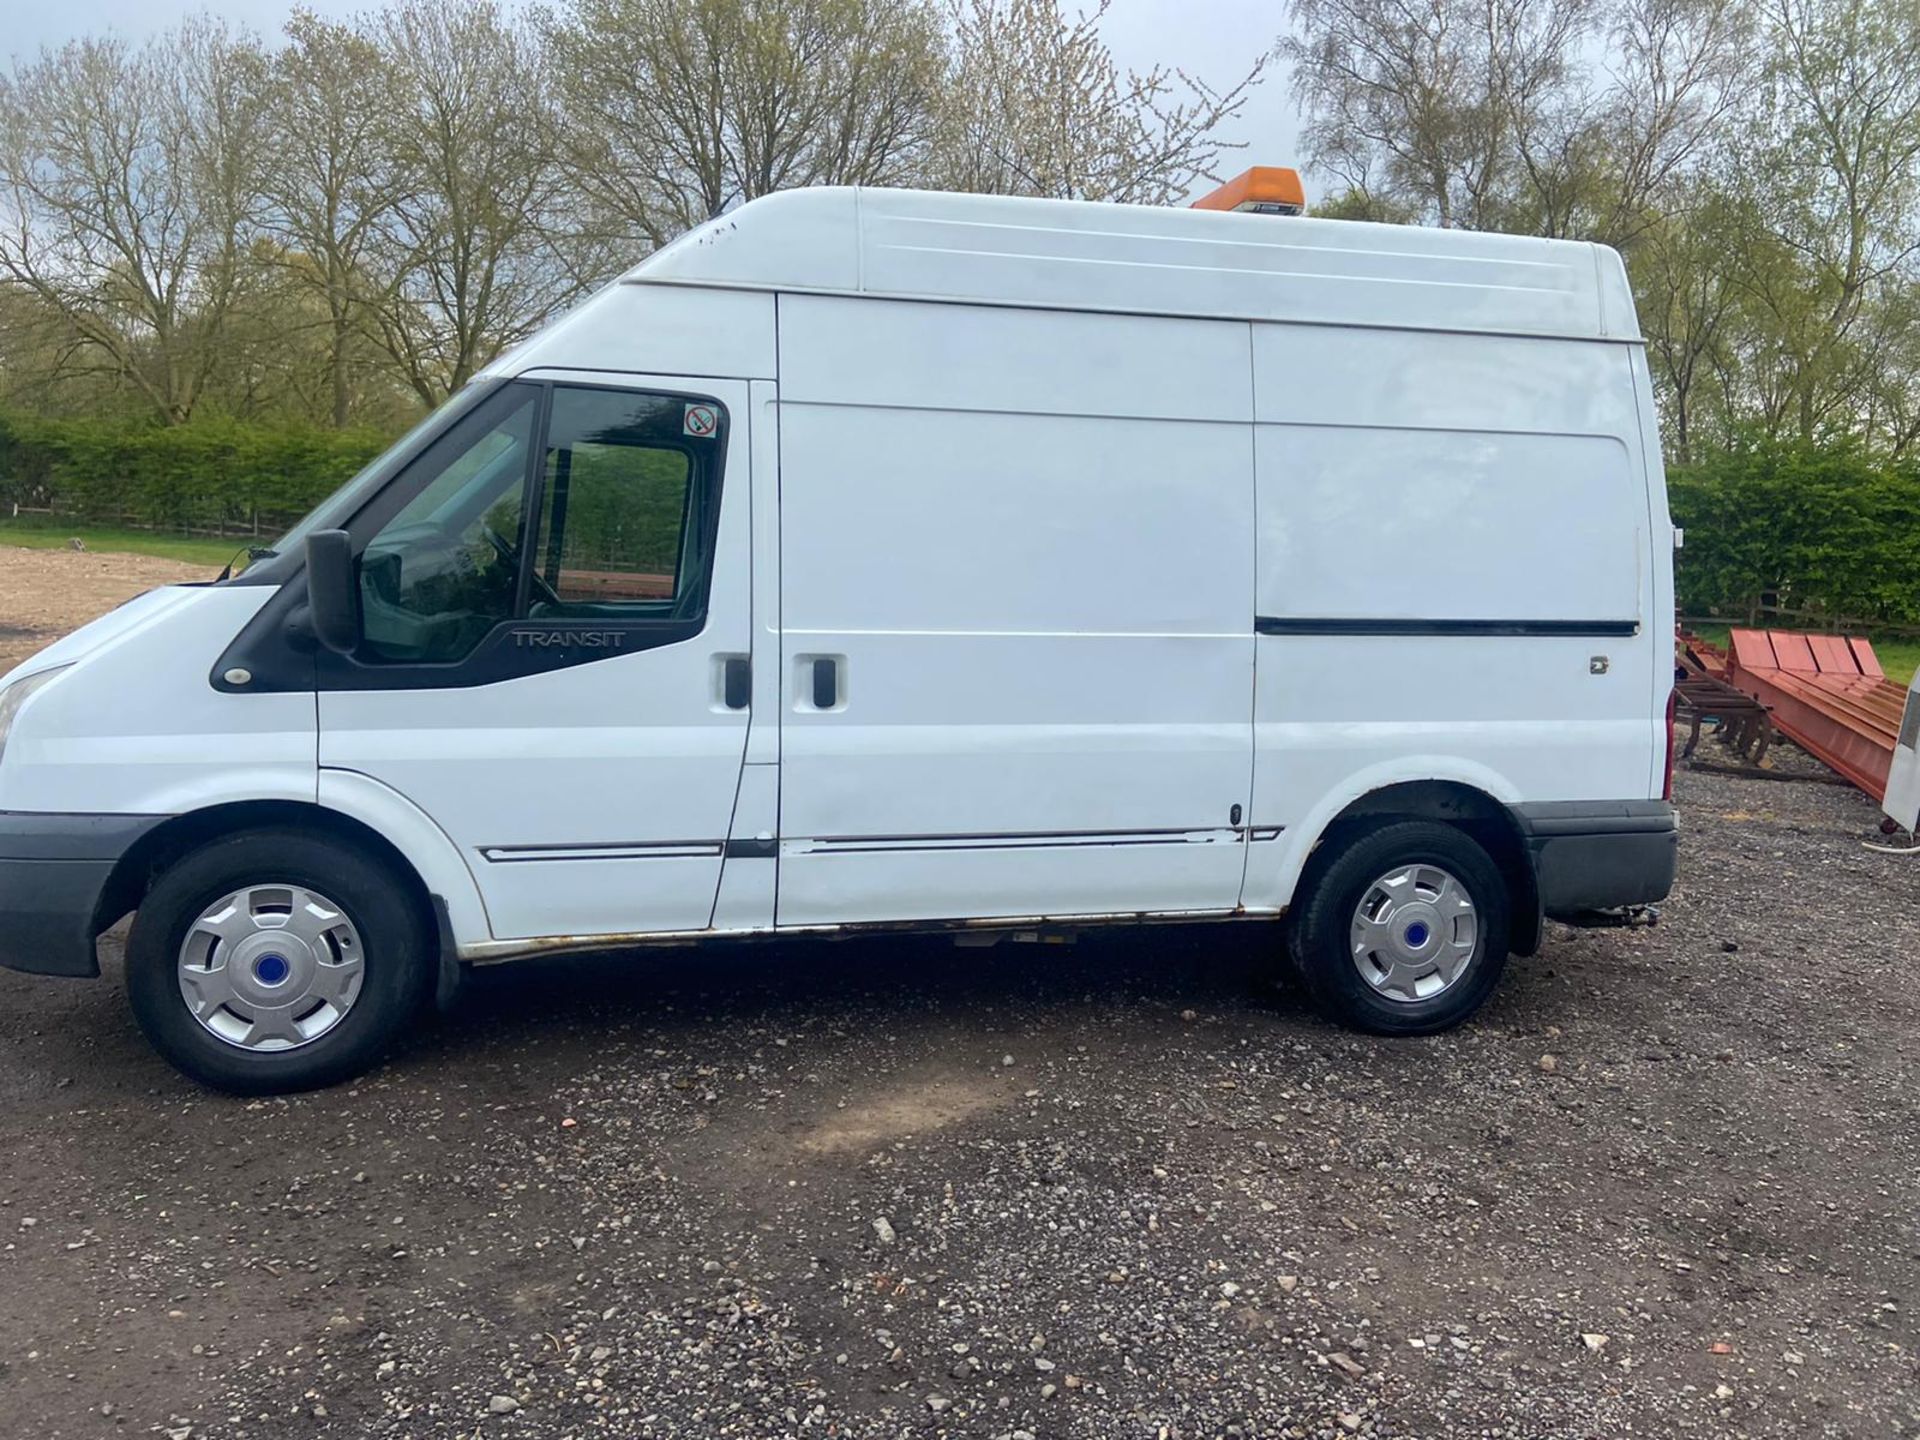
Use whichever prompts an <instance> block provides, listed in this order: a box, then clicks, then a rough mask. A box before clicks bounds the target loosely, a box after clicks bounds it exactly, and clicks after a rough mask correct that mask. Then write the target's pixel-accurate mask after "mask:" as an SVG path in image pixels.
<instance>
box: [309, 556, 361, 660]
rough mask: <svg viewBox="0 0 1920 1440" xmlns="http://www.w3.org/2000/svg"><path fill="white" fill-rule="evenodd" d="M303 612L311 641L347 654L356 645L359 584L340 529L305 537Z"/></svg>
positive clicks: (358, 628)
mask: <svg viewBox="0 0 1920 1440" xmlns="http://www.w3.org/2000/svg"><path fill="white" fill-rule="evenodd" d="M307 609H308V611H309V613H310V614H311V615H312V617H313V633H314V638H316V639H317V640H319V642H320V643H321V644H322V645H324V646H326V647H327V649H329V650H334V651H338V652H339V653H340V654H342V655H348V654H351V653H352V652H353V650H354V649H355V648H356V647H357V646H358V645H359V644H360V581H359V578H358V577H357V576H356V575H355V574H354V571H353V544H352V542H351V541H350V540H348V539H347V532H346V531H344V530H316V531H314V532H313V533H312V534H311V535H309V536H307Z"/></svg>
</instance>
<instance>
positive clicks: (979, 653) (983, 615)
mask: <svg viewBox="0 0 1920 1440" xmlns="http://www.w3.org/2000/svg"><path fill="white" fill-rule="evenodd" d="M1672 624H1673V595H1672V579H1671V530H1670V526H1669V522H1668V517H1667V507H1666V499H1665V493H1664V488H1663V482H1662V474H1661V464H1660V453H1659V448H1658V441H1657V434H1656V425H1655V417H1654V409H1653V397H1652V393H1651V390H1650V387H1649V383H1648V370H1647V363H1646V357H1645V352H1644V346H1643V343H1642V341H1641V339H1640V336H1639V334H1638V331H1637V329H1636V326H1635V321H1634V311H1633V304H1632V299H1631V296H1630V294H1629V291H1628V288H1627V280H1626V276H1625V273H1624V271H1623V270H1622V267H1621V264H1620V261H1619V259H1618V257H1617V256H1616V255H1614V254H1613V252H1611V251H1609V250H1606V249H1604V248H1599V247H1595V246H1591V245H1586V244H1577V243H1571V242H1565V241H1551V240H1540V239H1523V238H1518V237H1512V236H1502V235H1490V234H1472V233H1466V232H1460V231H1443V230H1428V229H1414V228H1401V227H1391V226H1376V225H1367V224H1357V223H1349V222H1340V221H1328V220H1317V219H1310V218H1304V217H1299V216H1290V215H1268V214H1259V213H1220V212H1213V211H1205V210H1163V209H1153V208H1146V207H1128V206H1101V205H1093V204H1083V203H1073V202H1058V201H1045V200H1028V199H1009V198H998V197H983V196H965V195H946V194H922V193H915V192H903V191H877V190H854V189H814V190H805V191H797V192H792V193H786V194H780V195H776V196H772V197H770V198H767V199H763V200H757V201H754V202H753V203H751V204H749V205H746V206H744V207H742V208H740V209H739V210H737V211H735V212H733V213H731V214H728V215H726V216H724V217H722V218H720V219H717V220H714V221H711V222H709V223H707V224H705V225H702V226H701V227H699V228H698V229H696V230H694V231H693V232H691V233H689V234H688V235H686V236H685V237H683V238H682V239H680V240H679V241H677V242H676V243H674V244H673V245H671V246H669V247H667V248H666V249H664V250H662V251H660V252H658V253H657V254H655V255H653V256H652V257H651V258H649V259H648V260H647V261H646V262H645V263H643V264H641V265H640V266H639V267H638V268H636V269H635V270H633V271H632V272H631V273H630V274H628V275H626V276H625V277H623V278H622V279H621V280H620V281H618V282H617V283H615V284H613V285H611V286H609V287H607V288H606V289H604V290H602V291H601V292H600V293H598V294H597V295H595V296H594V297H593V298H592V299H591V300H589V301H588V302H587V303H585V304H584V305H582V306H581V307H580V308H579V309H578V310H576V311H574V312H573V313H572V314H570V315H568V316H567V317H565V318H564V319H562V320H560V321H558V322H556V323H555V324H553V325H551V326H549V327H548V328H547V329H546V330H544V331H542V332H541V333H539V334H538V335H536V336H534V337H533V338H532V339H531V340H529V341H527V342H526V343H524V344H523V345H521V346H520V347H519V348H518V349H516V350H514V351H513V352H511V353H510V354H508V355H507V356H505V357H504V358H503V359H501V360H500V361H498V362H497V363H496V364H494V365H493V366H492V367H491V369H490V370H489V371H488V372H487V373H486V374H484V375H482V376H481V377H480V378H479V379H478V380H477V381H476V382H475V383H473V384H472V385H470V386H468V387H467V388H466V389H465V390H464V391H462V392H461V393H460V394H458V395H457V396H456V397H455V398H454V399H453V400H452V401H450V402H449V403H448V404H447V405H446V406H445V407H443V408H442V409H441V410H440V411H439V412H438V413H436V414H435V415H433V416H432V417H431V418H430V419H428V420H427V421H426V422H424V423H423V424H421V425H420V426H419V427H418V428H417V429H416V430H415V431H414V432H413V433H411V434H410V435H408V436H406V437H405V438H404V439H403V440H401V441H400V442H399V443H398V444H397V445H396V446H395V447H394V448H393V449H392V450H391V451H390V452H389V453H387V454H386V455H384V456H382V457H381V458H380V459H379V460H377V461H375V462H374V463H373V464H372V465H371V466H370V467H369V468H368V469H367V470H366V471H365V473H363V474H361V475H360V476H359V477H357V478H356V479H354V480H353V481H352V482H350V483H349V484H348V485H347V486H346V487H345V488H344V489H342V490H341V491H340V492H339V493H338V494H336V495H334V496H333V497H332V498H330V499H328V500H327V501H325V502H324V503H322V504H321V505H320V506H319V507H318V508H317V509H316V510H315V511H314V512H313V513H312V514H311V515H310V516H308V517H307V518H306V519H305V520H304V521H303V522H301V523H300V524H299V525H298V526H296V527H295V528H294V530H293V531H292V532H291V533H289V534H288V535H287V536H285V537H284V538H283V539H282V540H280V541H279V543H278V544H277V545H276V546H275V547H274V548H273V550H272V552H271V553H269V554H267V555H265V556H264V557H262V558H260V559H258V560H256V561H255V562H254V563H252V564H250V565H249V566H247V568H246V569H245V570H244V571H243V572H241V573H238V574H234V575H231V576H229V577H227V578H224V579H222V580H219V581H217V582H214V583H209V584H203V585H178V586H168V587H165V588H162V589H159V590H155V591H152V592H150V593H148V594H145V595H143V596H141V597H139V598H138V599H136V600H134V601H132V602H131V603H129V604H127V605H124V606H122V607H121V608H120V609H118V610H116V611H114V612H113V613H111V614H109V615H107V616H105V617H103V618H101V619H99V620H97V621H95V622H94V623H92V624H91V625H88V626H86V627H84V628H83V629H81V630H79V631H77V632H75V633H74V634H72V635H70V636H68V637H67V638H65V639H63V640H61V641H59V642H58V643H56V644H54V645H52V646H50V647H49V648H47V649H46V650H44V651H42V652H41V653H39V654H38V655H36V656H34V657H33V658H31V659H29V660H27V661H26V662H25V663H23V664H22V665H20V666H18V667H17V668H16V669H15V670H14V671H13V672H12V673H11V674H10V675H8V676H7V677H6V678H5V681H4V688H3V689H0V963H4V964H6V965H8V966H11V967H13V968H15V969H18V970H25V971H31V972H36V973H39V974H46V975H68V976H78V975H95V974H98V973H99V966H98V962H97V959H96V955H95V941H96V937H97V936H98V935H99V934H100V933H101V932H102V931H103V930H105V929H106V928H108V927H109V926H111V925H113V924H114V923H115V922H116V921H118V920H119V919H121V918H122V917H124V916H126V915H127V914H128V913H130V912H131V913H132V915H133V917H134V918H133V923H132V929H131V931H130V935H129V939H128V943H127V954H126V984H127V989H128V993H129V995H130V997H131V1001H132V1005H133V1009H134V1012H135V1014H136V1016H137V1017H138V1019H139V1022H140V1024H141V1026H142V1027H143V1028H144V1029H145V1031H146V1033H147V1034H148V1035H149V1036H150V1037H151V1038H152V1040H153V1041H154V1043H155V1044H156V1045H158V1046H159V1048H160V1049H161V1050H162V1051H164V1052H165V1054H166V1055H167V1056H168V1057H169V1058H170V1059H171V1060H172V1061H173V1062H174V1063H175V1064H177V1065H178V1066H180V1067H181V1068H182V1069H183V1070H185V1071H187V1072H188V1073H190V1074H192V1075H194V1076H196V1077H198V1078H199V1079H201V1080H203V1081H205V1082H208V1083H210V1084H213V1085H216V1086H221V1087H225V1088H228V1089H232V1090H237V1091H271V1090H279V1089H287V1088H293V1087H300V1086H308V1085H315V1084H321V1083H326V1082H329V1081H334V1080H338V1079H340V1078H342V1077H345V1076H349V1075H352V1074H354V1073H356V1072H358V1071H359V1070H361V1069H363V1068H364V1067H365V1066H366V1065H368V1064H369V1063H370V1062H371V1061H372V1060H373V1059H374V1058H375V1056H376V1055H377V1054H378V1053H379V1052H380V1050H381V1049H382V1048H383V1047H384V1046H385V1045H386V1044H388V1043H389V1042H390V1041H391V1040H392V1039H393V1038H394V1037H395V1036H396V1035H398V1034H399V1033H400V1032H402V1031H403V1030H404V1029H405V1028H406V1027H407V1026H408V1025H409V1023H410V1021H411V1020H412V1019H413V1018H414V1017H415V1016H416V1015H417V1014H418V1013H419V1011H420V1009H421V1007H422V1006H423V1004H425V1003H426V1002H427V1001H428V1000H429V998H430V997H431V996H432V995H433V993H434V992H435V991H436V989H437V988H443V987H445V986H446V985H448V984H449V983H450V982H451V981H452V980H453V979H455V978H456V977H457V976H458V975H459V974H460V972H461V970H462V968H463V967H466V966H472V965H480V964H492V963H495V962H501V961H510V960H514V959H516V958H520V957H525V956H532V955H542V954H551V953H554V952H557V951H567V950H585V949H594V948H610V947H615V946H627V945H632V944H637V943H642V942H649V941H671V942H675V943H684V942H687V941H690V940H701V939H707V938H720V937H733V936H753V935H774V936H778V935H784V934H793V935H810V934H838V933H846V932H851V931H855V930H861V929H868V928H880V927H894V928H900V929H907V930H916V929H918V930H956V931H960V930H964V931H969V932H972V931H982V930H986V931H991V930H995V929H1004V930H1009V931H1029V930H1035V929H1040V928H1048V927H1059V928H1062V929H1074V928H1078V927H1084V926H1091V925H1095V924H1105V923H1114V922H1129V921H1142V920H1159V919H1203V918H1220V919H1227V918H1231V919H1235V920H1240V921H1244V922H1247V923H1268V924H1271V925H1272V935H1273V942H1272V943H1273V953H1274V956H1275V960H1276V963H1282V962H1284V963H1288V964H1290V965H1291V966H1292V967H1293V968H1294V969H1295V970H1296V971H1297V972H1298V974H1299V976H1300V977H1301V978H1302V980H1303V981H1304V984H1305V985H1306V986H1307V988H1308V989H1309V990H1310V991H1311V993H1312V994H1313V996H1314V997H1316V999H1317V1000H1318V1001H1319V1002H1320V1004H1321V1005H1322V1006H1324V1007H1325V1009H1326V1010H1327V1011H1328V1012H1329V1013H1330V1014H1332V1015H1333V1016H1335V1017H1337V1018H1338V1019H1340V1020H1342V1021H1344V1022H1347V1023H1349V1024H1353V1025H1357V1026H1360V1027H1363V1028H1365V1029H1367V1030H1371V1031H1376V1032H1380V1033H1385V1034H1412V1033H1422V1032H1430V1031H1435V1030H1439V1029H1442V1028H1444V1027H1446V1026H1449V1025H1452V1024H1455V1023H1456V1022H1458V1021H1460V1020H1461V1019H1462V1018H1464V1017H1465V1016H1467V1015H1470V1014H1472V1013H1473V1011H1474V1010H1475V1008H1476V1007H1477V1006H1479V1005H1480V1003H1481V1002H1482V1001H1483V1000H1484V999H1485V998H1486V996H1487V994H1488V992H1489V991H1490V990H1491V988H1492V987H1493V985H1494V984H1495V982H1496V981H1497V980H1498V978H1499V976H1500V973H1501V969H1502V967H1503V965H1504V964H1505V962H1506V960H1507V957H1508V955H1509V954H1510V953H1522V954H1525V953H1529V952H1531V951H1532V950H1533V949H1534V948H1535V947H1536V945H1537V944H1538V943H1539V941H1540V937H1541V931H1542V917H1543V916H1546V915H1561V914H1575V913H1577V912H1585V911H1591V910H1596V909H1605V908H1612V907H1624V906H1635V905H1643V904H1645V903H1647V902H1651V901H1655V900H1658V899H1660V898H1661V897H1662V896H1664V895H1665V894H1666V893H1667V890H1668V887H1669V885H1670V883H1671V881H1672V877H1673V872H1674V855H1675V840H1676V837H1675V822H1674V815H1673V811H1672V808H1671V806H1670V805H1669V803H1668V784H1669V765H1670V760H1669V753H1670V740H1669V725H1668V701H1669V693H1670V688H1671V680H1672V664H1671V644H1672Z"/></svg>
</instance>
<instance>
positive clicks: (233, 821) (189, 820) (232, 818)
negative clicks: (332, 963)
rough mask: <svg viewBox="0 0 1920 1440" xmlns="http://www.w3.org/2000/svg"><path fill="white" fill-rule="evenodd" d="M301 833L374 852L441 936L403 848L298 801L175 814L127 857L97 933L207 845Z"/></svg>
mask: <svg viewBox="0 0 1920 1440" xmlns="http://www.w3.org/2000/svg"><path fill="white" fill-rule="evenodd" d="M265 829H275V830H301V831H307V832H310V833H312V834H315V835H319V836H323V837H325V838H328V839H334V840H340V841H343V842H345V843H347V844H350V845H354V846H356V847H358V848H359V849H361V850H364V851H366V852H367V853H368V855H369V856H370V857H371V858H374V859H376V860H378V861H379V862H380V863H381V864H382V865H384V866H386V867H387V868H388V869H389V870H391V872H392V873H393V875H394V876H395V877H396V878H397V879H399V880H400V881H401V882H402V884H403V885H405V887H406V888H407V890H408V892H409V894H411V895H412V896H413V898H414V901H415V903H417V904H418V906H419V907H420V914H421V916H422V918H423V920H424V922H425V923H426V924H427V925H428V926H429V928H430V930H432V931H433V932H434V933H436V934H437V933H438V932H439V930H440V928H441V927H440V925H439V923H438V921H437V919H436V909H435V906H434V903H433V897H432V895H431V893H430V892H429V891H428V889H427V884H426V881H425V880H423V879H422V878H421V876H420V872H419V871H418V870H417V869H416V868H415V867H414V865H413V863H412V862H411V861H410V860H408V859H407V857H406V856H405V855H404V854H403V853H401V851H400V849H399V847H398V846H396V845H395V844H394V843H393V842H392V841H391V840H388V839H387V838H386V836H384V835H382V834H380V833H379V831H377V830H375V829H374V828H373V827H372V826H370V825H367V824H365V823H363V822H362V821H359V820H356V819H354V818H353V817H352V816H351V815H344V814H342V813H341V812H340V811H338V810H329V809H327V808H326V807H325V806H323V805H312V804H303V803H302V802H300V801H297V800H239V801H233V802H230V803H228V804H224V805H212V806H209V807H207V808H206V809H204V810H190V811H188V812H187V813H186V814H184V815H175V816H173V817H171V818H170V819H167V820H165V821H162V822H161V823H160V824H158V825H156V826H154V828H153V829H151V830H149V831H148V832H147V833H146V834H144V835H142V836H141V837H140V839H139V840H138V841H137V842H135V843H134V845H133V846H132V847H131V848H129V849H128V851H127V852H126V854H124V855H122V856H121V857H120V859H119V861H118V862H117V863H116V864H115V865H114V867H113V871H112V873H111V874H109V875H108V877H107V883H106V884H105V885H104V886H103V887H102V888H101V891H100V899H99V901H98V903H96V904H95V906H94V911H93V933H94V934H95V935H99V934H100V933H101V932H102V931H105V930H107V929H110V928H111V927H112V926H113V925H114V924H115V923H117V922H118V921H120V920H122V919H124V918H125V917H126V916H127V915H129V914H131V913H132V912H133V911H135V910H137V909H139V908H140V902H141V901H142V900H143V899H145V898H146V895H147V892H148V891H149V890H151V889H152V888H153V883H154V881H155V880H157V879H158V878H159V877H160V875H161V873H162V872H163V871H165V870H166V869H167V868H168V867H170V866H172V865H173V864H175V863H176V862H178V861H179V860H181V859H183V858H185V857H186V856H188V855H190V854H192V853H193V852H194V851H195V850H198V849H200V848H201V847H202V846H203V845H208V844H211V843H212V842H213V841H215V840H219V839H222V838H224V837H225V836H228V835H232V834H235V833H237V832H239V831H242V830H265Z"/></svg>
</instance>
